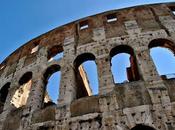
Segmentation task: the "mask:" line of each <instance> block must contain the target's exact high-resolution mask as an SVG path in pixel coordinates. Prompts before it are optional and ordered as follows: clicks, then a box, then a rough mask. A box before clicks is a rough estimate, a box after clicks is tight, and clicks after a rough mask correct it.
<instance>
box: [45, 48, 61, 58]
mask: <svg viewBox="0 0 175 130" xmlns="http://www.w3.org/2000/svg"><path fill="white" fill-rule="evenodd" d="M47 53H48V55H47V58H48V60H50V59H59V58H62V57H63V46H62V45H55V46H53V47H51V48H50V49H49V50H48V52H47Z"/></svg>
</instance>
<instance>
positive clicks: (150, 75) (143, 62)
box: [136, 49, 171, 120]
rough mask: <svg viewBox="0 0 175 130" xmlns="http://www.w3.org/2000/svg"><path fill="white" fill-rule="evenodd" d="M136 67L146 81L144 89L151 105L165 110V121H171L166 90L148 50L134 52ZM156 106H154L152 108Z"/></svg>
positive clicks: (169, 104)
mask: <svg viewBox="0 0 175 130" xmlns="http://www.w3.org/2000/svg"><path fill="white" fill-rule="evenodd" d="M136 57H137V61H138V66H139V69H140V72H141V75H142V77H143V80H144V81H146V85H145V86H146V87H147V89H148V92H149V95H150V97H151V100H152V102H153V104H159V105H161V106H163V108H164V109H165V112H166V113H165V114H166V116H167V119H169V120H171V117H170V115H171V103H170V98H169V94H168V90H167V87H166V85H165V84H164V82H163V80H162V79H161V77H160V75H159V74H158V72H157V70H156V66H155V64H154V62H153V60H152V58H151V56H150V50H146V49H145V50H142V51H140V52H139V51H137V52H136ZM156 107H157V106H155V105H154V108H156Z"/></svg>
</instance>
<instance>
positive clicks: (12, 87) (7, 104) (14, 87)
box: [3, 82, 19, 111]
mask: <svg viewBox="0 0 175 130" xmlns="http://www.w3.org/2000/svg"><path fill="white" fill-rule="evenodd" d="M18 87H19V86H18V83H16V82H12V83H11V85H10V88H9V92H8V95H7V98H6V101H5V103H4V108H3V111H6V110H7V111H10V110H11V109H13V108H14V107H13V106H12V104H11V100H12V97H13V96H14V94H15V92H16V90H17V89H18Z"/></svg>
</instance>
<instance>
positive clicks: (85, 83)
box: [74, 53, 98, 98]
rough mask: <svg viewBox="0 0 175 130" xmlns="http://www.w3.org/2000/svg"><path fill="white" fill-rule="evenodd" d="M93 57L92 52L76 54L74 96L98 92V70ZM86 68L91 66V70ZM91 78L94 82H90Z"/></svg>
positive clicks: (79, 96)
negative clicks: (75, 87)
mask: <svg viewBox="0 0 175 130" xmlns="http://www.w3.org/2000/svg"><path fill="white" fill-rule="evenodd" d="M95 59H96V58H95V56H94V55H93V54H92V53H83V54H81V55H78V56H77V57H76V59H75V60H74V68H75V78H76V86H77V90H76V98H81V97H86V96H91V95H93V94H97V93H98V76H97V75H98V74H97V73H98V72H97V65H96V62H95ZM88 68H91V70H90V69H88ZM92 70H93V71H92ZM92 80H94V82H92ZM91 86H92V87H91Z"/></svg>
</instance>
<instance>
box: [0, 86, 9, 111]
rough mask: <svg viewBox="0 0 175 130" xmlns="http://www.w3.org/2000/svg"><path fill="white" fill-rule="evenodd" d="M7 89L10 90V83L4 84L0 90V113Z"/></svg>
mask: <svg viewBox="0 0 175 130" xmlns="http://www.w3.org/2000/svg"><path fill="white" fill-rule="evenodd" d="M9 88H10V83H6V84H5V85H4V86H3V87H2V88H1V90H0V113H1V112H2V111H3V108H4V103H5V101H6V98H7V95H8V91H9Z"/></svg>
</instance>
